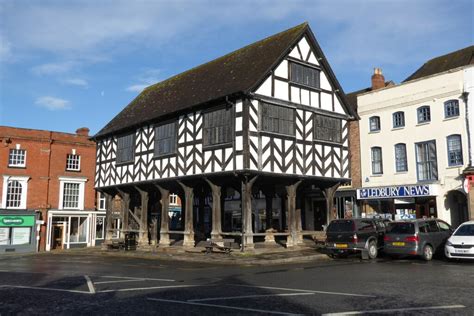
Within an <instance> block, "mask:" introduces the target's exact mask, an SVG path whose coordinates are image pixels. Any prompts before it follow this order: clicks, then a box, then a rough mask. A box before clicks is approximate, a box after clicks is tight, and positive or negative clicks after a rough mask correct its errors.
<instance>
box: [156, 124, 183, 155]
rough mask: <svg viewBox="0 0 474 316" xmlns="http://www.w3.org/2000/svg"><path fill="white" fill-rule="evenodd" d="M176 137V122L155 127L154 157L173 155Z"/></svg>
mask: <svg viewBox="0 0 474 316" xmlns="http://www.w3.org/2000/svg"><path fill="white" fill-rule="evenodd" d="M177 135H178V133H177V131H176V122H172V123H167V124H162V125H160V126H157V127H155V157H156V156H163V155H170V154H174V153H175V152H176V141H177Z"/></svg>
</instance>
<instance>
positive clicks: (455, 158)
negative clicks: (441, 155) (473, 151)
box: [447, 135, 463, 166]
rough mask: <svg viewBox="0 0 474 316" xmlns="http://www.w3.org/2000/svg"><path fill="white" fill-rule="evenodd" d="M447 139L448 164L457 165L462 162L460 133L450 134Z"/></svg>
mask: <svg viewBox="0 0 474 316" xmlns="http://www.w3.org/2000/svg"><path fill="white" fill-rule="evenodd" d="M447 141H448V165H449V166H459V165H462V164H463V159H462V143H461V135H450V136H448V138H447Z"/></svg>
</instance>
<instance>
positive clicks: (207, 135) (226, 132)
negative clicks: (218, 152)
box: [203, 108, 234, 146]
mask: <svg viewBox="0 0 474 316" xmlns="http://www.w3.org/2000/svg"><path fill="white" fill-rule="evenodd" d="M233 136H234V133H233V124H232V108H222V109H219V110H214V111H211V112H206V113H204V127H203V142H204V146H213V145H222V144H230V143H232V139H233Z"/></svg>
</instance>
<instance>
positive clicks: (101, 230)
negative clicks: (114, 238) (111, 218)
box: [95, 216, 105, 239]
mask: <svg viewBox="0 0 474 316" xmlns="http://www.w3.org/2000/svg"><path fill="white" fill-rule="evenodd" d="M104 237H105V216H97V218H96V221H95V239H104Z"/></svg>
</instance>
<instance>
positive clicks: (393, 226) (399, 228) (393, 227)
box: [387, 222, 415, 235]
mask: <svg viewBox="0 0 474 316" xmlns="http://www.w3.org/2000/svg"><path fill="white" fill-rule="evenodd" d="M414 233H415V224H413V223H408V222H398V223H397V222H392V223H388V227H387V234H407V235H412V234H414Z"/></svg>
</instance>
